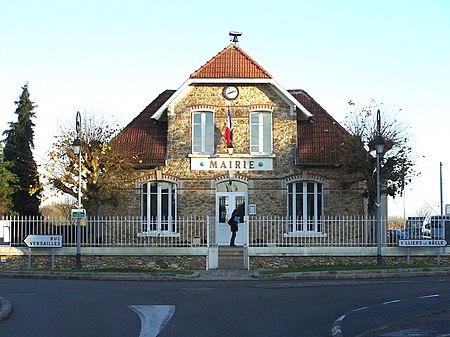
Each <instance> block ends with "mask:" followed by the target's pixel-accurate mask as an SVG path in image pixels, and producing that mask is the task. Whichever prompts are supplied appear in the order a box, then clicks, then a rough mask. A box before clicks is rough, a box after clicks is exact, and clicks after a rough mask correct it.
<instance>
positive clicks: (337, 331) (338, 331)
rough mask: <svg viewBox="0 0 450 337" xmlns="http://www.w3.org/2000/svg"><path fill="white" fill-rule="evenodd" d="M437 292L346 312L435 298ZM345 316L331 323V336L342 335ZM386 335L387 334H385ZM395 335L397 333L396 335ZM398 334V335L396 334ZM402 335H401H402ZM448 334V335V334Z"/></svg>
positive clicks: (341, 336) (437, 295) (340, 336)
mask: <svg viewBox="0 0 450 337" xmlns="http://www.w3.org/2000/svg"><path fill="white" fill-rule="evenodd" d="M439 296H440V295H439V294H432V295H424V296H419V297H412V298H407V299H403V300H399V299H396V300H392V301H386V302H382V303H379V304H373V305H371V306H364V307H360V308H357V309H353V310H352V311H349V312H348V313H351V312H358V311H361V310H366V309H369V310H370V309H371V308H374V307H376V306H378V305H386V304H393V303H398V302H404V301H410V300H417V299H428V298H435V297H439ZM346 317H347V314H344V315H341V316H340V317H339V318H337V319H336V320H335V321H334V323H333V325H332V326H331V334H332V336H333V337H343V336H344V335H343V332H342V328H341V322H342V321H343V320H344V319H345V318H346ZM386 336H387V335H386ZM396 336H397V335H396ZM398 336H400V335H398ZM402 336H403V335H402ZM449 336H450V335H449Z"/></svg>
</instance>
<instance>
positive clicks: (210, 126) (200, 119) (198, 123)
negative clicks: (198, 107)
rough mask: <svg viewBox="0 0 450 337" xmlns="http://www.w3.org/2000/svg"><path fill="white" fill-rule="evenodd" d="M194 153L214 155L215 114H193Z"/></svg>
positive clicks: (207, 112) (197, 112) (209, 112)
mask: <svg viewBox="0 0 450 337" xmlns="http://www.w3.org/2000/svg"><path fill="white" fill-rule="evenodd" d="M192 153H196V154H212V153H214V114H213V112H211V111H196V112H194V113H193V114H192Z"/></svg>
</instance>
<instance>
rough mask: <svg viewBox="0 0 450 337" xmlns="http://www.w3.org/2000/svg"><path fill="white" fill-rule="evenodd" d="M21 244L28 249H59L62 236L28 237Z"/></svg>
mask: <svg viewBox="0 0 450 337" xmlns="http://www.w3.org/2000/svg"><path fill="white" fill-rule="evenodd" d="M23 242H24V243H25V244H26V245H27V246H28V247H30V248H61V247H62V235H32V234H30V235H28V236H27V237H26V238H25V240H23Z"/></svg>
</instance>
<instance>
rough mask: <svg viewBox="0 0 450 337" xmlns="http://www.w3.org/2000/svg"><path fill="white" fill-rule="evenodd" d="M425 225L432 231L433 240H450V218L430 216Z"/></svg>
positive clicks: (446, 216) (424, 222)
mask: <svg viewBox="0 0 450 337" xmlns="http://www.w3.org/2000/svg"><path fill="white" fill-rule="evenodd" d="M423 225H424V227H425V228H427V229H428V230H429V231H430V238H431V239H445V238H449V239H450V216H448V215H443V216H441V215H429V216H427V217H426V218H425V220H424V221H423Z"/></svg>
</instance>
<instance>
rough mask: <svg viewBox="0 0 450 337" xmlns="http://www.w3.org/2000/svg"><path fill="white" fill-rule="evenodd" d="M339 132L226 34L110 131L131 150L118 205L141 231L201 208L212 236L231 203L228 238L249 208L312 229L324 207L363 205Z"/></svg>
mask: <svg viewBox="0 0 450 337" xmlns="http://www.w3.org/2000/svg"><path fill="white" fill-rule="evenodd" d="M227 129H228V130H227ZM228 135H229V136H228ZM345 135H347V133H346V131H345V129H344V128H343V127H342V126H341V125H340V124H339V123H338V122H336V121H335V120H334V119H333V118H332V117H331V116H330V115H329V114H328V113H327V112H326V111H325V110H324V109H323V108H322V107H321V106H320V105H319V104H318V103H317V102H316V101H315V100H314V99H313V98H312V97H311V96H310V95H308V93H307V92H305V91H304V90H286V89H284V88H283V87H281V86H280V84H278V83H277V82H276V81H275V80H274V79H273V77H272V76H271V75H270V73H269V72H267V71H266V70H265V69H264V68H263V67H261V66H260V65H259V64H258V63H257V62H256V61H254V60H253V59H252V58H251V57H250V56H249V55H248V54H247V53H245V52H244V51H243V50H242V49H241V48H240V47H238V46H237V45H236V44H230V45H229V46H227V47H226V48H224V49H223V50H222V51H220V52H219V53H218V54H217V55H216V56H214V57H213V58H212V59H210V60H209V61H208V62H206V63H205V64H204V65H203V66H201V67H200V68H199V69H198V70H196V71H195V72H193V73H192V74H191V75H190V76H189V78H188V80H187V81H186V82H184V83H183V84H182V85H181V87H180V88H179V89H178V90H176V91H175V90H166V91H164V92H162V93H161V94H160V95H159V96H158V97H157V98H156V99H155V100H154V101H153V102H151V103H150V104H149V105H148V106H147V107H146V108H145V109H144V110H143V111H142V112H141V113H140V114H139V115H138V116H137V117H136V118H135V119H134V120H132V121H131V122H130V123H129V124H128V125H127V126H126V127H125V128H124V129H123V130H122V131H121V133H120V134H119V135H118V136H117V138H116V142H117V144H119V145H120V146H122V147H124V148H126V149H127V150H129V151H130V153H133V154H135V155H136V156H137V157H138V158H139V164H138V165H137V168H136V185H135V186H136V190H135V193H133V194H132V198H131V200H130V201H129V202H127V203H126V205H127V208H128V211H129V212H130V213H131V214H132V215H139V216H141V217H142V222H143V225H142V226H143V227H142V232H143V233H169V234H170V233H171V232H175V231H176V224H175V220H174V219H176V218H177V217H184V216H197V215H211V216H212V217H213V218H214V219H215V230H216V233H217V242H218V244H219V245H225V244H227V243H228V241H229V236H230V234H229V232H230V231H229V226H228V224H227V220H228V218H229V216H230V214H231V212H232V211H233V210H234V209H235V208H237V209H239V211H240V213H241V215H242V217H241V223H240V224H239V227H240V229H239V231H238V236H237V239H236V243H237V244H239V243H241V244H242V242H243V240H244V237H243V235H244V232H245V231H244V230H242V229H243V227H244V226H245V224H246V223H245V221H244V219H245V218H244V216H251V215H268V216H269V215H270V216H283V217H287V218H292V219H295V221H293V222H292V225H291V226H290V228H287V231H288V232H295V233H300V234H302V233H303V234H305V235H308V236H314V235H315V233H317V234H318V235H319V234H320V231H321V229H320V228H319V227H320V222H319V221H318V219H320V217H322V216H324V215H337V214H352V215H356V214H364V198H363V193H362V192H363V189H362V188H361V186H358V185H352V184H349V183H348V181H349V179H348V178H346V175H345V173H344V172H342V170H340V169H339V168H338V166H337V165H336V164H337V158H338V155H339V147H340V145H341V143H342V139H343V137H345Z"/></svg>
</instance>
